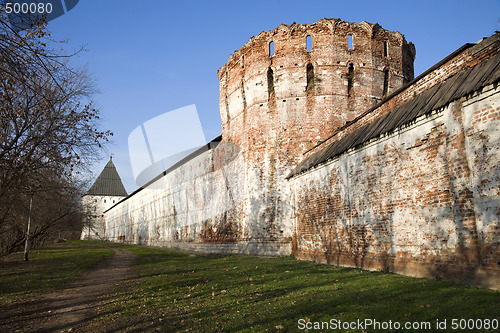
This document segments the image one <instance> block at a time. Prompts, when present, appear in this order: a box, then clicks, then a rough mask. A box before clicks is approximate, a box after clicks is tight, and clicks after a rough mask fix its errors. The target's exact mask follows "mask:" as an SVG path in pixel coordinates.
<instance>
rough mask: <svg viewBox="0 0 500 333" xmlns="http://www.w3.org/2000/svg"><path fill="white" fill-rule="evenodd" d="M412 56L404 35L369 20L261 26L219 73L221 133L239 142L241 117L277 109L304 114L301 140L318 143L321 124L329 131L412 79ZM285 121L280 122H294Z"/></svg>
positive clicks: (282, 112)
mask: <svg viewBox="0 0 500 333" xmlns="http://www.w3.org/2000/svg"><path fill="white" fill-rule="evenodd" d="M414 58H415V47H414V46H413V44H412V43H408V42H407V41H406V40H405V38H404V36H403V35H402V34H401V33H399V32H392V31H388V30H385V29H383V28H382V27H381V26H380V25H378V24H371V23H367V22H361V23H350V22H346V21H343V20H341V19H322V20H320V21H318V22H316V23H311V24H297V23H293V24H291V25H285V24H281V25H280V26H278V27H277V28H276V29H274V30H270V31H264V32H261V33H259V34H258V35H257V36H255V37H252V38H250V39H249V41H248V42H247V43H246V44H245V45H243V46H242V47H241V48H240V49H239V50H237V51H235V52H234V53H233V54H232V55H231V56H230V57H229V60H228V62H227V64H226V65H224V66H222V67H221V68H220V69H219V71H218V77H219V82H220V113H221V118H222V124H223V125H222V127H223V129H222V132H223V139H224V140H228V141H233V142H240V141H241V140H239V139H238V137H239V136H240V135H242V134H243V133H245V132H246V131H245V129H244V128H241V126H242V125H243V124H242V121H243V120H244V122H245V123H247V122H248V120H249V119H248V118H249V117H250V118H253V117H259V118H260V117H262V115H263V114H266V113H268V112H278V113H279V114H280V118H283V116H285V115H286V117H285V118H288V120H290V119H297V120H299V119H300V122H301V124H304V123H305V122H304V121H303V120H305V119H307V121H306V123H310V124H311V128H309V129H307V130H306V132H311V133H310V134H311V135H307V133H304V127H303V126H302V127H301V129H300V130H301V138H302V139H305V140H310V141H315V142H316V139H315V138H316V137H317V135H315V133H314V132H316V129H318V126H319V128H320V129H321V133H322V135H320V136H321V137H322V136H325V135H328V133H329V132H331V131H332V130H333V129H335V128H337V127H339V126H342V125H343V124H344V123H345V122H346V121H349V120H351V119H352V118H354V117H355V116H357V115H358V114H359V113H361V112H362V111H364V110H366V109H368V108H370V107H372V106H373V105H375V104H377V103H378V102H380V101H381V100H382V99H383V97H384V96H385V95H387V94H389V93H390V92H392V91H394V90H396V89H398V88H400V87H401V86H403V85H404V84H406V83H408V82H409V81H411V80H412V79H413V60H414ZM312 107H314V110H311V109H312ZM306 114H307V115H308V116H306ZM238 118H241V119H238ZM264 118H266V117H265V116H264ZM318 119H321V121H322V123H323V125H325V126H326V127H325V126H321V124H317V123H315V121H314V120H318ZM250 120H251V119H250ZM288 120H287V122H286V123H285V124H281V125H283V126H284V127H286V128H293V126H294V125H295V124H294V122H293V120H292V121H291V122H290V121H288ZM311 121H312V122H311ZM322 127H324V128H322ZM242 130H243V131H242ZM247 134H248V133H247ZM303 134H306V135H305V136H304V135H303ZM241 143H243V142H241Z"/></svg>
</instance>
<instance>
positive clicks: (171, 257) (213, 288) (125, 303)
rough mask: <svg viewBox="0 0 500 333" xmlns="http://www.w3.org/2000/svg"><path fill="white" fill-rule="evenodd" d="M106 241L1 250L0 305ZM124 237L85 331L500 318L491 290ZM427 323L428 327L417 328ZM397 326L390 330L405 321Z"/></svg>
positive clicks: (82, 261)
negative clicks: (26, 256)
mask: <svg viewBox="0 0 500 333" xmlns="http://www.w3.org/2000/svg"><path fill="white" fill-rule="evenodd" d="M112 246H118V245H112V244H109V243H99V242H88V241H84V242H71V243H63V244H58V245H54V246H51V247H48V248H45V249H42V250H34V251H32V253H31V260H30V262H29V263H24V262H23V261H22V254H19V255H14V256H8V257H4V258H0V268H1V269H0V307H1V305H2V304H3V303H5V302H11V301H13V300H15V299H16V298H19V297H27V296H32V295H36V294H37V293H42V292H45V291H47V290H53V289H54V288H61V287H64V286H66V285H68V284H69V283H70V282H72V281H74V279H76V277H77V276H78V275H79V274H80V273H81V272H82V271H83V270H85V269H88V268H90V267H92V266H93V265H95V264H96V263H97V262H98V261H100V260H102V259H103V258H104V257H105V256H108V255H111V254H112V250H111V248H110V247H112ZM123 247H125V248H128V249H130V250H131V251H132V252H133V253H134V254H135V255H136V256H137V260H136V263H135V266H134V267H133V268H132V274H131V276H130V278H129V279H126V280H123V281H121V282H120V283H119V284H118V285H117V288H116V290H115V291H114V292H112V293H111V294H109V295H108V296H107V297H105V299H104V300H103V301H102V302H101V303H100V304H99V306H98V307H97V311H98V312H97V314H96V316H95V317H94V318H93V319H92V321H91V322H90V323H89V324H88V325H86V331H88V332H109V331H112V332H157V331H160V332H183V331H185V332H264V331H270V332H275V331H279V332H297V331H303V330H300V329H299V328H306V327H309V328H311V329H310V330H309V331H310V332H314V331H316V332H320V331H327V330H326V329H325V327H323V329H318V330H314V328H315V327H314V325H315V323H318V324H317V325H321V323H320V322H330V323H331V324H335V323H337V324H338V323H339V321H341V322H346V323H348V322H351V321H357V320H358V319H359V320H360V321H363V320H365V319H371V320H373V321H377V322H378V324H379V325H389V321H392V327H395V326H394V325H395V324H394V323H395V322H398V323H401V325H404V324H405V323H406V322H409V323H411V324H414V325H420V328H419V329H415V330H410V331H412V332H421V331H426V332H431V331H438V330H437V329H436V321H437V320H438V321H439V322H440V323H443V322H444V320H446V325H447V326H446V327H447V330H439V332H443V331H450V332H451V331H453V332H456V331H457V330H452V329H451V325H452V320H453V319H474V320H478V319H488V320H490V326H491V325H492V324H493V325H494V324H495V322H493V321H494V320H496V323H497V325H498V320H499V319H500V310H499V309H500V292H498V291H492V290H485V289H478V288H471V287H466V286H461V285H457V284H452V283H447V282H443V281H433V280H427V279H418V278H411V277H405V276H401V275H396V274H386V273H379V272H369V271H362V270H359V269H347V268H335V267H332V266H327V265H320V264H316V263H313V262H307V261H298V260H296V259H294V258H292V257H281V258H256V257H237V256H229V257H223V256H208V255H190V254H186V253H181V252H176V251H171V250H163V249H154V248H146V247H138V246H123ZM16 256H18V257H16ZM335 320H336V322H335ZM426 323H430V325H431V326H430V327H431V329H429V330H424V329H423V328H425V326H424V325H427V324H426ZM457 323H458V324H460V322H457ZM464 323H465V324H467V322H461V324H462V325H463V324H464ZM471 323H472V322H469V325H470V324H471ZM474 323H475V324H480V323H482V324H483V325H486V323H487V322H486V321H481V322H480V321H475V322H474ZM332 327H333V326H332ZM341 327H342V326H341ZM380 328H381V329H380V330H374V327H373V326H365V327H364V331H367V332H373V331H378V332H383V331H388V329H383V328H384V327H383V326H381V327H380ZM385 328H388V327H387V326H385ZM403 328H404V326H402V329H400V330H394V331H408V330H404V329H403ZM331 331H332V332H334V331H340V332H346V331H349V332H362V331H363V329H361V328H360V329H358V328H357V327H356V328H355V329H353V327H351V329H338V330H331ZM478 331H485V330H484V329H483V330H475V332H478ZM491 331H496V330H491Z"/></svg>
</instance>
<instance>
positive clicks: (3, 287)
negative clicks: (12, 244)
mask: <svg viewBox="0 0 500 333" xmlns="http://www.w3.org/2000/svg"><path fill="white" fill-rule="evenodd" d="M113 253H114V252H113V250H112V249H111V247H110V244H107V243H103V242H92V241H87V242H80V241H75V242H64V243H59V244H54V245H51V246H47V247H44V248H43V249H33V250H32V251H30V253H29V261H27V262H26V261H24V253H21V252H19V253H14V254H11V255H8V256H4V257H0V306H2V304H5V303H10V302H13V301H15V300H19V299H21V298H26V297H30V296H32V295H35V294H37V293H45V292H49V291H53V290H55V289H58V288H62V287H64V286H67V285H68V284H70V283H71V282H74V281H75V280H76V279H77V278H78V276H80V274H82V273H83V272H84V271H85V270H88V269H90V268H92V267H94V266H95V265H96V264H98V263H99V262H101V261H102V260H103V259H104V258H105V257H107V256H111V255H113Z"/></svg>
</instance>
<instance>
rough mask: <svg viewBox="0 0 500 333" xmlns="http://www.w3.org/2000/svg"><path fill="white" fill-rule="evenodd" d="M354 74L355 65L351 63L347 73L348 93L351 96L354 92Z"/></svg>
mask: <svg viewBox="0 0 500 333" xmlns="http://www.w3.org/2000/svg"><path fill="white" fill-rule="evenodd" d="M353 76H354V65H353V64H349V71H348V73H347V95H349V96H351V92H352V81H353Z"/></svg>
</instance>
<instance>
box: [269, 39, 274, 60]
mask: <svg viewBox="0 0 500 333" xmlns="http://www.w3.org/2000/svg"><path fill="white" fill-rule="evenodd" d="M273 55H274V42H269V56H270V57H272V56H273Z"/></svg>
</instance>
